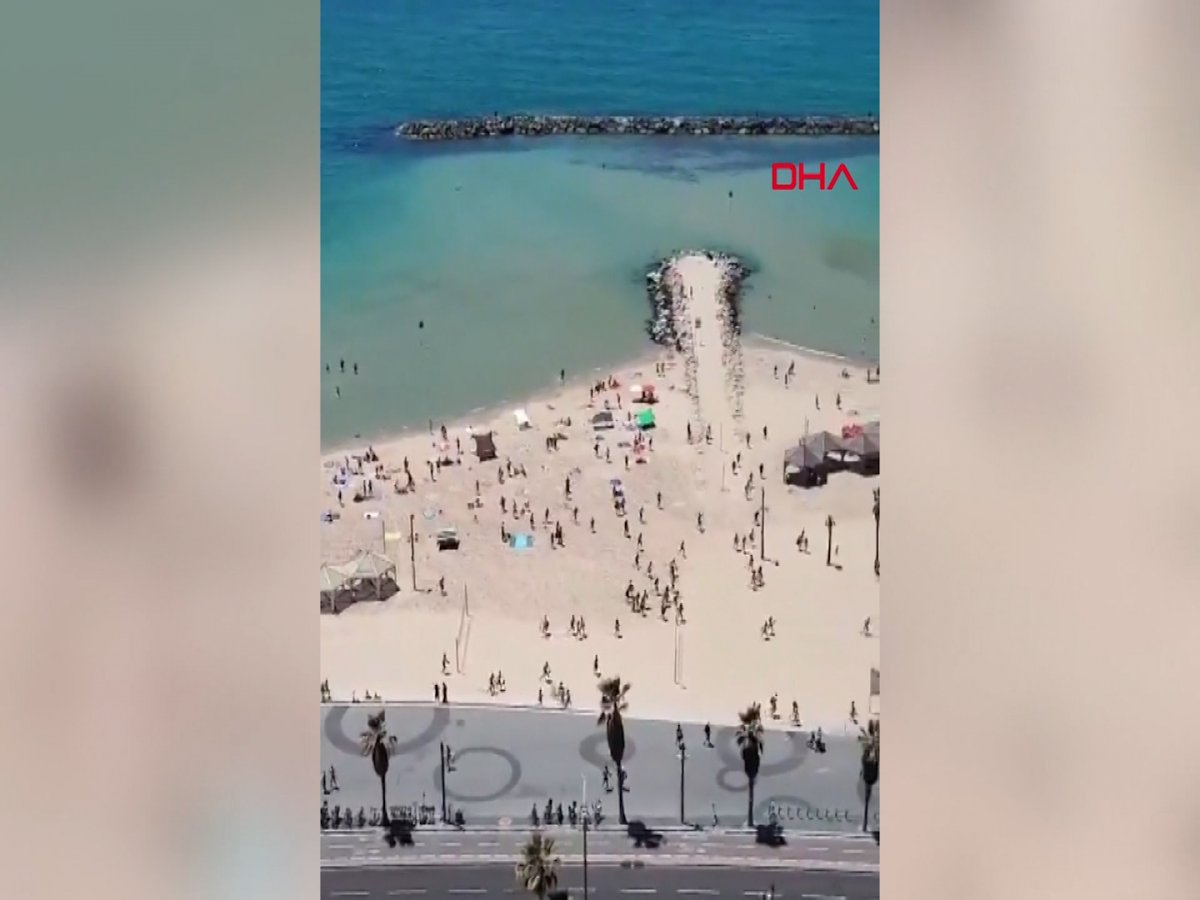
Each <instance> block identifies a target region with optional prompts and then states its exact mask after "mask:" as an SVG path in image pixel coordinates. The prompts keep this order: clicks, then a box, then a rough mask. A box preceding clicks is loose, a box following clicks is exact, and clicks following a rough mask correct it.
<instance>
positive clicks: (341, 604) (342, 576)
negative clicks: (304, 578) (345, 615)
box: [321, 563, 354, 613]
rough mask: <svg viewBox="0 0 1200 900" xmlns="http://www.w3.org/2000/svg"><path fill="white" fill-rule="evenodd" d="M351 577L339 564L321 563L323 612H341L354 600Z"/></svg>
mask: <svg viewBox="0 0 1200 900" xmlns="http://www.w3.org/2000/svg"><path fill="white" fill-rule="evenodd" d="M352 594H353V592H352V591H350V590H349V578H348V577H347V576H346V573H345V572H343V571H342V570H341V569H340V568H339V567H337V566H331V565H329V564H328V563H324V564H322V565H321V612H331V613H339V612H341V611H342V610H343V609H345V608H346V607H347V606H350V605H351V604H352V603H353V602H354V597H353V596H352Z"/></svg>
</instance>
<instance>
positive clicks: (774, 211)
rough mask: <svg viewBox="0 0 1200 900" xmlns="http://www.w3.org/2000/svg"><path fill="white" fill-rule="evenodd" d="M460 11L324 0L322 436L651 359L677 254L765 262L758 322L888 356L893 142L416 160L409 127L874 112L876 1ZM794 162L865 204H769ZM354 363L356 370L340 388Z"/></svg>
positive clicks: (575, 145)
mask: <svg viewBox="0 0 1200 900" xmlns="http://www.w3.org/2000/svg"><path fill="white" fill-rule="evenodd" d="M712 6H717V5H716V4H713V5H712ZM441 9H443V7H440V6H438V5H435V4H433V3H425V2H392V3H386V2H385V3H379V2H366V0H349V2H343V3H332V2H331V3H326V4H324V5H323V12H322V16H323V33H322V38H323V44H322V175H321V177H322V356H323V359H324V361H325V362H327V363H331V364H332V369H333V372H332V374H328V375H324V376H323V381H322V441H323V443H324V444H326V445H327V446H328V445H333V444H337V443H339V442H342V441H345V440H347V439H348V438H350V437H351V436H352V435H354V434H355V433H361V434H362V435H364V436H378V435H381V434H385V433H387V432H389V431H395V430H397V429H398V428H400V427H403V426H405V425H408V424H413V423H418V422H421V423H423V422H424V421H425V420H426V419H428V418H445V417H449V416H453V415H456V414H460V413H463V412H466V411H468V410H470V409H473V408H475V407H478V406H483V405H488V404H492V403H495V402H498V401H500V400H504V399H511V398H515V397H519V396H522V395H524V394H527V393H529V392H532V391H535V390H538V389H540V388H542V387H545V386H546V385H547V384H549V383H550V382H551V381H552V380H553V379H554V378H555V377H556V375H557V373H558V371H559V369H560V368H566V369H567V370H568V371H569V372H579V371H581V370H583V369H590V368H593V367H597V366H603V365H605V364H606V363H611V362H613V361H616V360H620V359H624V358H628V357H630V356H633V355H635V354H637V353H640V352H642V351H643V350H645V349H646V348H647V346H648V342H647V340H646V337H645V331H644V321H645V318H646V316H647V313H648V306H647V303H646V298H645V293H644V287H643V279H642V275H643V273H644V271H645V269H646V267H647V266H648V265H650V264H651V263H652V262H654V261H655V260H656V259H657V258H659V257H661V256H663V255H665V254H667V253H669V252H671V251H672V250H675V249H678V248H682V247H692V246H706V247H712V248H717V249H725V250H730V251H733V252H736V253H738V254H739V255H742V256H743V257H745V258H746V259H747V260H748V261H749V262H750V263H751V264H752V265H753V267H754V269H755V274H754V276H753V277H752V279H751V284H750V292H749V294H748V296H747V302H746V308H745V311H746V326H747V328H748V329H749V330H752V331H756V332H760V333H764V334H767V335H770V336H774V337H778V338H782V339H784V340H789V341H793V342H795V343H799V344H802V345H805V346H810V347H814V348H817V349H822V350H829V351H832V352H837V353H844V354H849V355H853V356H866V357H868V358H872V359H874V358H875V357H876V355H877V350H878V326H877V319H878V309H879V291H878V255H879V246H878V209H879V203H878V188H879V165H878V143H877V141H875V140H873V139H856V140H849V139H782V138H780V139H774V138H772V139H761V138H759V139H738V138H719V139H701V140H697V139H690V140H689V139H678V140H674V139H652V138H573V139H572V138H565V139H557V138H556V139H543V140H536V141H531V140H526V141H505V142H498V143H487V144H483V143H474V144H456V145H415V144H411V143H407V142H402V141H399V140H397V139H395V138H393V137H392V136H391V127H392V126H393V125H394V124H395V123H396V122H397V121H399V120H402V119H406V118H414V117H419V116H433V115H447V116H449V115H470V114H481V113H487V112H492V111H494V110H503V111H523V112H565V113H605V112H613V113H641V112H644V113H664V114H666V113H710V112H711V113H748V112H787V113H796V114H803V113H809V112H813V113H822V112H824V113H834V112H841V113H864V112H868V111H873V110H875V109H877V107H878V5H877V3H871V2H847V3H832V2H824V3H814V2H807V0H797V2H778V0H773V2H770V3H762V4H756V5H754V6H753V7H751V8H747V7H743V6H738V7H737V8H736V13H734V12H717V11H715V10H707V9H706V10H702V11H696V10H694V9H692V8H691V5H690V4H686V3H683V2H681V0H647V2H642V3H631V2H627V3H613V4H595V5H593V4H582V3H566V2H560V3H538V4H526V5H516V4H512V5H510V4H498V3H486V4H485V3H482V2H475V0H468V2H464V3H456V4H454V6H453V10H454V15H453V16H451V15H450V14H449V13H447V12H439V10H441ZM731 9H732V8H731ZM800 160H805V161H808V162H810V163H812V162H817V161H820V160H825V161H827V162H829V163H831V166H830V169H831V170H832V167H833V165H836V163H838V162H845V163H846V164H847V165H848V166H849V168H850V170H851V172H852V173H853V175H854V178H855V180H856V181H857V183H858V186H859V190H858V191H857V192H851V191H849V190H846V189H839V190H837V191H833V192H827V193H819V192H816V191H813V190H806V191H804V192H803V193H796V192H774V191H772V190H771V184H770V166H771V163H772V162H775V161H800ZM731 192H732V195H733V196H732V197H730V193H731ZM421 321H423V322H424V328H418V323H419V322H421ZM339 358H345V359H346V361H347V368H348V369H349V367H350V365H351V363H353V362H357V363H358V364H359V366H360V373H359V374H358V375H357V376H353V375H350V374H347V375H345V376H341V375H339V374H338V365H337V361H338V359H339ZM335 387H340V389H341V396H340V397H335V395H334V394H335V391H334V389H335Z"/></svg>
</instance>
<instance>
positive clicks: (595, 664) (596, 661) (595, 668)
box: [592, 653, 600, 678]
mask: <svg viewBox="0 0 1200 900" xmlns="http://www.w3.org/2000/svg"><path fill="white" fill-rule="evenodd" d="M592 672H593V673H594V674H595V676H596V677H597V678H599V677H600V654H599V653H597V654H596V655H595V656H594V657H592Z"/></svg>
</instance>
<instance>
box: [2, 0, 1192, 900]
mask: <svg viewBox="0 0 1200 900" xmlns="http://www.w3.org/2000/svg"><path fill="white" fill-rule="evenodd" d="M1198 10H1200V7H1197V6H1196V5H1195V4H1189V3H1182V2H1145V3H1137V4H1132V3H1117V2H1101V3H1089V4H1074V3H1061V4H1051V3H1044V2H1032V0H1026V2H1015V0H1012V2H992V3H982V4H971V5H962V4H947V3H933V2H925V3H912V2H905V3H886V4H884V5H883V19H882V33H883V42H882V43H883V76H882V77H883V109H882V116H883V119H884V120H885V122H886V124H885V126H884V131H883V133H884V137H883V139H882V172H883V192H882V217H881V218H882V221H883V226H882V259H881V264H882V276H881V278H882V297H883V301H882V302H883V312H882V317H883V321H882V325H883V327H882V355H883V358H884V364H883V368H886V369H888V373H887V375H886V376H884V380H885V383H884V390H885V391H886V394H887V397H886V399H885V401H884V402H885V404H887V405H888V407H889V408H891V407H894V408H895V409H897V410H899V411H900V413H898V414H897V415H896V416H894V417H892V419H891V420H890V421H892V424H891V426H890V427H891V428H892V429H893V431H892V432H891V434H890V435H889V437H890V438H891V447H890V448H889V449H890V452H889V461H888V469H887V473H886V475H885V477H886V480H887V491H886V493H887V495H888V496H887V498H886V507H887V509H888V515H887V516H884V517H883V526H882V528H883V541H882V543H883V547H884V550H883V556H884V557H885V559H886V563H885V567H884V568H885V570H886V574H885V578H884V588H883V597H884V616H885V617H886V618H887V619H888V623H887V625H888V637H887V640H886V642H885V645H884V651H883V652H884V671H885V673H886V674H885V675H884V677H883V686H884V690H885V691H886V693H887V694H888V697H889V699H888V701H887V702H888V704H889V714H888V715H889V728H888V732H889V772H890V773H891V774H890V775H889V779H888V780H889V786H888V811H887V819H888V824H889V842H888V847H887V848H884V865H883V871H884V875H883V884H884V891H885V892H886V896H887V897H888V898H908V897H913V898H918V897H919V898H921V900H929V898H935V900H937V898H947V900H950V898H955V900H958V898H963V897H971V898H988V897H1010V896H1021V897H1028V898H1036V897H1056V898H1058V897H1074V896H1079V897H1084V896H1087V897H1089V898H1100V897H1121V898H1128V897H1135V896H1136V897H1154V896H1192V895H1194V894H1195V884H1196V883H1197V881H1198V880H1200V871H1198V870H1200V854H1197V853H1196V848H1197V847H1200V775H1198V774H1197V771H1198V770H1197V768H1196V766H1195V764H1194V760H1195V759H1196V756H1197V750H1198V749H1200V748H1198V743H1200V740H1198V737H1200V723H1198V722H1197V717H1196V714H1195V712H1194V711H1193V709H1192V707H1191V705H1190V703H1189V701H1190V700H1191V698H1192V695H1193V693H1194V691H1193V690H1192V689H1191V688H1192V685H1193V684H1194V678H1195V675H1196V670H1197V666H1198V660H1200V656H1198V655H1197V653H1196V652H1195V648H1196V646H1197V640H1196V635H1197V634H1200V627H1198V626H1200V621H1198V618H1200V613H1198V612H1197V609H1198V607H1197V604H1196V598H1197V597H1198V596H1200V591H1197V584H1196V582H1197V578H1196V575H1197V559H1198V554H1197V548H1198V545H1200V541H1198V540H1197V538H1198V528H1197V525H1196V522H1197V515H1196V514H1197V512H1200V483H1198V475H1197V472H1196V466H1195V456H1196V454H1195V451H1194V449H1193V448H1194V447H1195V446H1196V437H1197V434H1196V432H1197V425H1196V423H1195V421H1194V419H1195V417H1194V414H1193V408H1194V402H1189V401H1188V400H1187V398H1188V397H1195V396H1200V390H1198V387H1200V386H1198V385H1197V383H1196V382H1197V365H1196V362H1195V352H1196V348H1197V346H1200V341H1198V338H1200V334H1198V333H1197V332H1198V327H1197V309H1198V307H1197V304H1196V302H1195V297H1194V292H1195V285H1196V284H1197V278H1196V276H1197V274H1198V273H1197V271H1196V268H1197V257H1198V255H1197V253H1196V252H1195V249H1194V248H1195V235H1196V234H1197V233H1200V230H1198V229H1197V228H1196V224H1197V223H1196V222H1195V215H1196V213H1195V210H1196V208H1197V203H1196V200H1197V199H1198V197H1197V193H1198V192H1197V178H1198V175H1197V168H1196V166H1195V160H1196V159H1197V158H1198V157H1200V154H1198V153H1197V150H1198V149H1200V148H1198V147H1197V143H1198V141H1197V129H1198V128H1200V125H1198V124H1197V123H1198V122H1200V118H1198V117H1197V116H1196V111H1197V97H1196V86H1197V85H1198V84H1200V78H1198V77H1197V74H1198V73H1197V72H1196V67H1197V57H1196V55H1195V53H1194V48H1195V47H1196V46H1197V37H1198V34H1197V31H1198V29H1197V19H1198V16H1200V12H1198ZM448 14H449V13H448ZM681 27H686V24H682V25H681ZM3 31H4V34H3V37H2V38H0V46H2V49H3V52H0V76H2V77H0V97H3V99H4V103H3V108H4V110H5V113H6V116H5V126H4V129H3V142H4V152H3V154H0V157H2V160H3V161H2V163H0V166H2V169H0V201H2V202H0V295H2V308H3V316H4V318H3V320H2V321H0V367H3V377H2V378H0V389H2V390H3V391H4V399H5V402H4V404H3V409H4V412H5V422H4V427H3V428H2V429H0V446H3V448H4V449H3V454H2V456H0V459H2V460H3V463H4V470H5V475H6V477H5V479H4V494H5V496H4V505H3V509H4V511H5V515H4V517H3V521H4V525H3V527H4V535H3V540H2V541H0V547H3V550H4V559H3V564H4V568H3V570H4V572H5V575H6V579H5V585H4V590H3V592H2V595H3V597H4V601H5V609H4V615H3V623H4V624H3V627H2V628H0V665H2V666H3V675H4V680H3V684H4V686H5V690H6V695H7V699H8V702H7V704H6V706H5V708H6V710H7V712H8V715H9V717H10V718H11V724H10V726H9V727H8V728H6V729H4V737H3V740H2V741H0V745H2V746H3V749H2V750H0V760H2V761H3V771H4V772H5V773H6V774H7V777H8V782H9V784H8V796H7V798H6V800H7V802H6V807H7V809H8V810H9V813H8V815H7V816H5V819H4V825H3V828H4V834H3V840H0V847H3V848H4V851H5V854H6V857H7V858H6V863H7V871H6V877H5V882H6V886H7V887H8V888H9V890H8V891H6V893H9V894H11V895H12V896H21V897H47V898H49V897H56V898H57V897H67V896H72V895H82V894H86V895H87V896H89V897H90V898H100V900H105V898H107V897H110V896H111V897H114V898H116V897H120V898H122V900H130V898H141V897H146V898H150V897H154V898H161V897H173V896H179V897H183V896H189V897H204V898H209V897H211V898H229V897H249V898H253V897H285V896H286V897H297V896H316V894H317V891H318V870H317V860H318V853H317V822H316V820H315V817H313V816H312V813H311V810H310V808H309V807H310V803H309V801H310V799H311V796H312V791H313V788H314V786H315V784H314V781H313V777H312V773H313V772H315V771H316V768H317V765H318V763H317V749H318V747H317V740H316V735H317V705H316V703H315V702H314V701H315V699H316V696H317V694H316V686H317V684H318V681H319V648H318V646H317V611H316V609H315V604H313V603H311V602H310V601H309V599H308V598H309V597H311V596H312V590H311V588H312V580H311V573H312V571H313V570H314V565H313V561H314V560H316V559H317V556H318V553H317V536H318V532H317V523H316V518H315V516H314V515H313V511H314V509H315V507H314V506H313V503H312V500H313V497H314V493H313V492H314V491H315V490H316V481H315V479H314V475H315V470H314V467H315V464H316V460H317V456H318V424H319V423H318V416H319V405H318V371H319V370H318V359H319V347H318V327H319V303H318V274H319V230H318V229H319V218H318V196H319V194H318V191H319V184H318V174H317V173H318V165H317V163H318V90H319V82H318V65H319V54H318V47H319V33H318V7H317V5H316V4H315V3H294V2H292V3H280V2H275V3H270V4H257V5H256V4H250V5H246V4H244V3H241V4H236V5H235V4H228V3H218V4H216V5H214V4H211V3H210V4H205V5H202V6H196V5H190V6H183V5H168V6H161V5H158V6H148V5H145V4H129V3H120V2H118V3H116V4H104V5H101V6H95V5H84V4H65V5H64V4H56V5H44V4H42V5H33V4H18V5H17V6H16V7H14V8H13V9H12V10H11V11H7V12H6V23H5V28H4V29H3Z"/></svg>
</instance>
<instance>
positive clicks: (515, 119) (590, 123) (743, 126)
mask: <svg viewBox="0 0 1200 900" xmlns="http://www.w3.org/2000/svg"><path fill="white" fill-rule="evenodd" d="M878 134H879V119H878V117H876V116H869V115H868V116H531V115H511V116H500V115H493V116H476V117H470V118H462V119H418V120H414V121H411V122H402V123H401V124H400V125H397V126H396V135H397V136H398V137H402V138H407V139H409V140H414V141H474V140H482V139H486V138H498V137H552V136H554V135H646V136H656V135H657V136H666V137H669V136H672V135H676V136H693V137H703V136H709V135H740V136H745V137H755V136H756V137H769V136H776V137H782V136H793V135H794V136H811V137H819V136H836V135H842V136H845V135H862V136H872V135H876V136H877V135H878Z"/></svg>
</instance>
